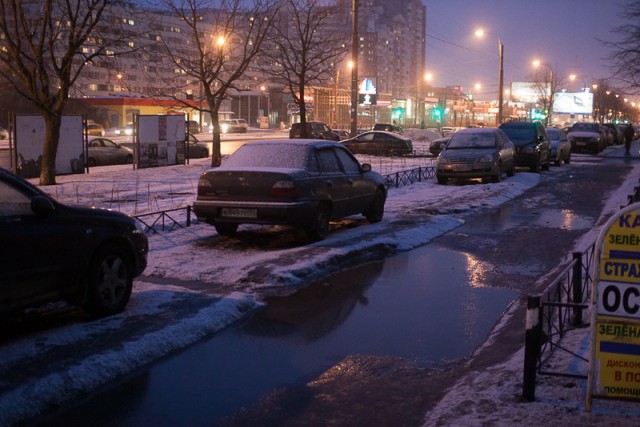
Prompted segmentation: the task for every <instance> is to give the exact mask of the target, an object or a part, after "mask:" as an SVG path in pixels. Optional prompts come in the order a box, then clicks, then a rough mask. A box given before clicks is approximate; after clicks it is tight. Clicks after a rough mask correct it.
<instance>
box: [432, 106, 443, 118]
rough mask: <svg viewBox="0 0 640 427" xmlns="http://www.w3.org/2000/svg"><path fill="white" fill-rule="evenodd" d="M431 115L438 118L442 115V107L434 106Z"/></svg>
mask: <svg viewBox="0 0 640 427" xmlns="http://www.w3.org/2000/svg"><path fill="white" fill-rule="evenodd" d="M432 114H433V117H434V118H436V119H440V118H441V117H442V108H440V107H436V108H434V109H433V110H432Z"/></svg>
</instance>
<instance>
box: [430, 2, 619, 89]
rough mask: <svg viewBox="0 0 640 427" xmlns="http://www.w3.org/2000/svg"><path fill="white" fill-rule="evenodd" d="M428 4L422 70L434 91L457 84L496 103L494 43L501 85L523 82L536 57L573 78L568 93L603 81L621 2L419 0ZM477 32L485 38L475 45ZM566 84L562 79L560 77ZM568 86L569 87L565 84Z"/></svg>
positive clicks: (560, 73)
mask: <svg viewBox="0 0 640 427" xmlns="http://www.w3.org/2000/svg"><path fill="white" fill-rule="evenodd" d="M423 4H426V6H427V42H426V43H427V59H426V61H427V69H428V70H429V71H430V72H431V73H432V74H433V80H432V84H433V85H434V86H437V87H442V86H451V85H461V86H463V87H464V88H465V90H468V89H469V88H471V90H472V92H475V89H473V87H474V85H475V83H476V82H479V83H480V84H481V89H480V91H479V93H478V96H477V97H478V98H494V99H495V98H496V96H497V95H496V94H497V88H498V69H499V67H498V64H499V61H498V37H499V38H500V40H501V41H502V43H503V45H504V87H505V89H507V88H508V87H509V86H508V85H509V84H510V83H511V82H514V81H530V78H529V77H531V75H532V74H533V72H534V68H533V66H532V65H531V63H532V61H533V60H534V59H535V58H539V59H540V60H541V61H542V62H544V63H547V64H549V65H551V66H552V67H553V69H554V73H555V74H557V75H564V76H568V75H569V74H572V73H573V74H576V80H575V81H574V83H573V85H572V87H567V89H568V90H571V89H575V90H578V89H579V87H582V86H583V85H584V84H585V83H586V84H587V85H589V86H590V85H591V83H592V82H593V81H595V80H596V79H600V78H608V77H610V76H611V74H612V72H611V71H610V69H608V68H607V64H608V63H609V61H608V60H607V56H608V55H609V54H610V53H611V50H610V48H609V47H607V46H605V45H604V44H603V43H602V42H600V41H598V39H601V40H607V41H611V40H614V39H615V38H616V37H617V34H616V33H615V32H612V31H611V30H612V29H613V28H614V27H616V26H618V25H620V24H621V23H623V22H624V23H628V22H630V21H625V20H624V19H623V18H621V16H622V14H623V12H624V7H623V6H624V5H625V4H628V3H627V2H625V1H622V0H423ZM478 27H482V28H484V29H485V31H487V32H490V33H492V34H488V35H485V39H484V40H480V39H478V38H477V37H476V36H475V35H474V32H475V30H476V29H477V28H478ZM567 81H568V79H567ZM568 85H570V83H568Z"/></svg>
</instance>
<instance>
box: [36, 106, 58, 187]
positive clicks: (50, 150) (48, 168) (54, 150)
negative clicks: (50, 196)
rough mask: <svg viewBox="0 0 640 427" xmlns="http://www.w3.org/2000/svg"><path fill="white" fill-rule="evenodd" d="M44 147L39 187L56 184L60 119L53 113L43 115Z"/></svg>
mask: <svg viewBox="0 0 640 427" xmlns="http://www.w3.org/2000/svg"><path fill="white" fill-rule="evenodd" d="M43 118H44V125H45V129H44V147H43V149H42V162H41V169H40V185H55V184H56V156H57V154H58V142H59V140H60V126H61V125H62V117H61V116H60V115H57V114H55V113H52V114H44V115H43Z"/></svg>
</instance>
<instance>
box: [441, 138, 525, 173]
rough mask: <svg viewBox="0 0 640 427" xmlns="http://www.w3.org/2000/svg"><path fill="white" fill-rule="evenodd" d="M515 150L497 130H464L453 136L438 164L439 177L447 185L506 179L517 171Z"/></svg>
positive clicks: (507, 139)
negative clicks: (457, 181)
mask: <svg viewBox="0 0 640 427" xmlns="http://www.w3.org/2000/svg"><path fill="white" fill-rule="evenodd" d="M515 167H516V163H515V147H514V145H513V143H512V142H511V141H510V140H509V138H508V137H507V135H506V134H505V133H504V132H502V131H501V130H500V129H497V128H469V129H462V130H460V131H458V132H456V133H454V134H453V135H451V139H450V140H449V142H448V143H447V145H446V147H445V149H444V150H443V151H442V152H441V153H440V155H439V156H438V160H437V162H436V178H437V179H438V183H439V184H446V183H447V181H448V180H449V178H482V179H483V180H488V179H493V181H494V182H498V181H501V180H502V174H503V173H504V172H506V173H507V176H513V175H514V172H515Z"/></svg>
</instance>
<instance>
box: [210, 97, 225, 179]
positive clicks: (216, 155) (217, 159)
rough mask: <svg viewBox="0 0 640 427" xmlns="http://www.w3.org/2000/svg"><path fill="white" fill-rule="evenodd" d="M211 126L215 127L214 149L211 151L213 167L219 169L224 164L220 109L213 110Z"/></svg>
mask: <svg viewBox="0 0 640 427" xmlns="http://www.w3.org/2000/svg"><path fill="white" fill-rule="evenodd" d="M210 113H211V124H212V125H213V147H212V149H211V166H212V167H214V168H217V167H218V166H220V165H221V164H222V154H221V153H220V119H219V118H218V109H217V108H212V109H211V111H210Z"/></svg>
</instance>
